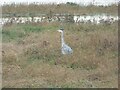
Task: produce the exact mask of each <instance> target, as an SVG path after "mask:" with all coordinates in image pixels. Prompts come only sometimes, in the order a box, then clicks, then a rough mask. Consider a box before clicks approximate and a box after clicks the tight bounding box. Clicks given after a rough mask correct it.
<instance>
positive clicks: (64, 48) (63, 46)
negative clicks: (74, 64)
mask: <svg viewBox="0 0 120 90" xmlns="http://www.w3.org/2000/svg"><path fill="white" fill-rule="evenodd" d="M58 31H59V32H61V52H62V54H71V53H73V50H72V49H71V47H69V46H68V45H67V44H65V42H64V33H63V30H62V29H60V30H58Z"/></svg>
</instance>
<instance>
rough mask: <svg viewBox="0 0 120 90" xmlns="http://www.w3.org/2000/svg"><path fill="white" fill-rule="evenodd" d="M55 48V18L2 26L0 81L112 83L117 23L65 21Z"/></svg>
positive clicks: (23, 84)
mask: <svg viewBox="0 0 120 90" xmlns="http://www.w3.org/2000/svg"><path fill="white" fill-rule="evenodd" d="M64 28H65V42H66V43H67V44H68V45H69V46H71V47H72V49H73V54H71V55H62V54H61V41H60V33H58V32H57V30H58V29H59V23H49V24H47V23H46V24H27V25H22V24H21V25H10V26H4V27H3V51H2V55H3V87H17V88H18V87H31V88H34V87H63V88H65V87H71V88H73V87H87V88H91V87H109V88H110V87H117V80H118V79H117V70H118V67H117V63H118V61H117V56H118V52H117V50H118V44H117V42H118V37H117V32H118V28H117V23H114V24H110V25H104V24H100V25H93V24H80V25H76V24H70V23H65V24H64Z"/></svg>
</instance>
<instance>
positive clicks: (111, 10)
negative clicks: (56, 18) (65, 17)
mask: <svg viewBox="0 0 120 90" xmlns="http://www.w3.org/2000/svg"><path fill="white" fill-rule="evenodd" d="M2 13H3V17H4V14H16V15H18V16H19V15H20V16H21V15H23V16H26V15H28V14H29V15H30V16H37V15H38V14H48V15H49V14H61V13H62V14H65V13H70V14H80V15H82V14H88V15H90V14H92V15H93V14H100V13H106V14H108V15H109V14H110V15H118V6H116V5H112V6H108V7H102V6H100V7H97V6H92V5H91V6H87V7H82V6H78V5H67V4H59V5H57V4H40V5H36V4H32V3H31V4H30V5H26V4H16V5H13V4H10V5H4V6H2Z"/></svg>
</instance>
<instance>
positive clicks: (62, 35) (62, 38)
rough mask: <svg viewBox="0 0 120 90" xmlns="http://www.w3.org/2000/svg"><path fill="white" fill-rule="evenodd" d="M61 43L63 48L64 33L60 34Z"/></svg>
mask: <svg viewBox="0 0 120 90" xmlns="http://www.w3.org/2000/svg"><path fill="white" fill-rule="evenodd" d="M61 42H62V46H63V44H64V43H65V42H64V33H63V32H61Z"/></svg>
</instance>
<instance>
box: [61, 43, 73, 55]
mask: <svg viewBox="0 0 120 90" xmlns="http://www.w3.org/2000/svg"><path fill="white" fill-rule="evenodd" d="M62 50H63V51H64V52H65V53H66V54H69V53H72V52H73V50H72V49H71V47H69V46H68V45H66V44H64V45H63V47H62Z"/></svg>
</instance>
